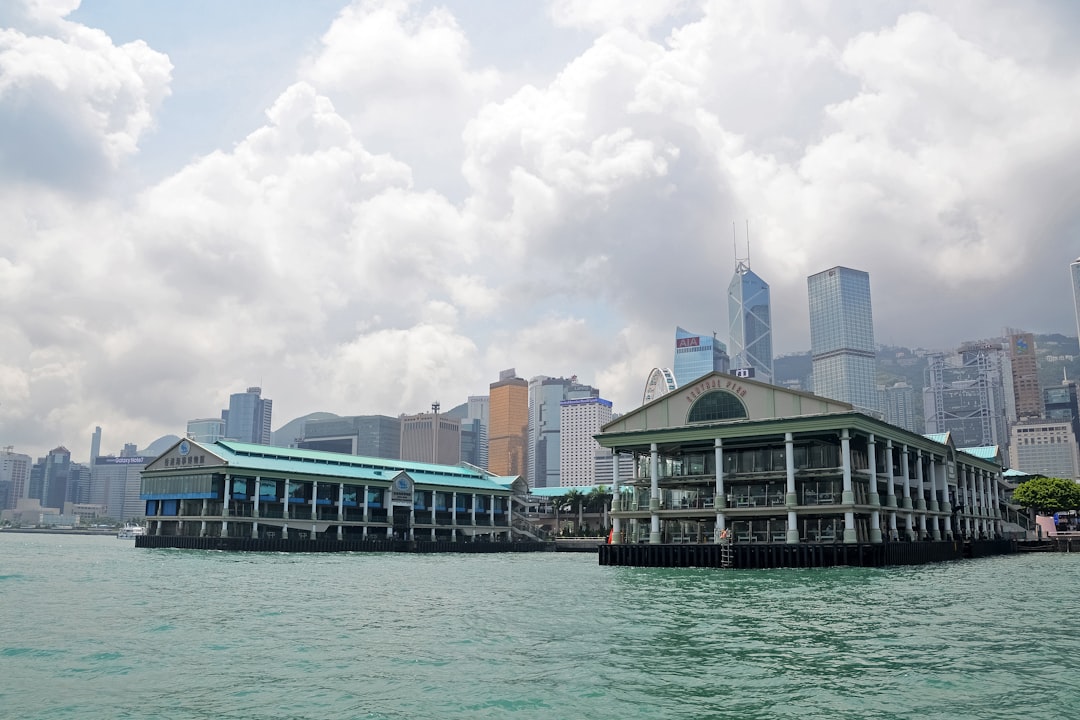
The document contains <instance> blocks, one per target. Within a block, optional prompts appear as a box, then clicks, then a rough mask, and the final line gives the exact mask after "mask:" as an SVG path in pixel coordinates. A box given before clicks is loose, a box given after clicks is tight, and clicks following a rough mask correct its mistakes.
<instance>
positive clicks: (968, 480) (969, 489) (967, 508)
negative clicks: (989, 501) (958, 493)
mask: <svg viewBox="0 0 1080 720" xmlns="http://www.w3.org/2000/svg"><path fill="white" fill-rule="evenodd" d="M960 470H961V472H962V473H963V475H964V515H965V517H964V530H965V532H966V533H967V536H968V538H971V537H974V534H975V521H974V515H975V482H974V481H973V480H972V477H971V467H970V466H969V465H961V466H960Z"/></svg>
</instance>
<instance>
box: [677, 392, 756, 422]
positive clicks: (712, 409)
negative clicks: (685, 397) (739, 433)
mask: <svg viewBox="0 0 1080 720" xmlns="http://www.w3.org/2000/svg"><path fill="white" fill-rule="evenodd" d="M748 417H750V415H749V413H747V411H746V405H745V403H743V401H742V400H740V399H739V396H738V395H736V394H735V393H731V392H728V391H727V390H712V391H709V392H707V393H705V394H704V395H702V396H701V397H699V398H698V399H697V400H695V401H694V404H693V405H691V406H690V411H689V412H688V413H687V415H686V422H687V423H702V422H716V421H717V420H744V419H746V418H748Z"/></svg>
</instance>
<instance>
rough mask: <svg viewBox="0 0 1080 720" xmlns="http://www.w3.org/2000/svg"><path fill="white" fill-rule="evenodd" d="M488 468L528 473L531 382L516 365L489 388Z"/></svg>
mask: <svg viewBox="0 0 1080 720" xmlns="http://www.w3.org/2000/svg"><path fill="white" fill-rule="evenodd" d="M488 407H489V413H490V424H489V425H488V466H487V469H488V472H490V473H492V474H494V475H498V476H501V477H509V476H512V475H521V476H523V477H528V468H527V467H526V464H527V463H526V459H527V457H528V454H527V451H526V445H527V443H528V440H529V383H528V382H527V381H526V380H525V379H524V378H519V377H518V376H517V373H516V372H515V371H514V369H513V368H510V369H509V370H503V371H502V372H500V373H499V380H498V382H493V383H491V385H490V387H489V392H488Z"/></svg>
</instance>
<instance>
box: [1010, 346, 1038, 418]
mask: <svg viewBox="0 0 1080 720" xmlns="http://www.w3.org/2000/svg"><path fill="white" fill-rule="evenodd" d="M1007 340H1008V344H1009V365H1010V367H1011V371H1012V390H1013V406H1014V407H1015V408H1016V415H1015V416H1014V417H1012V418H1010V420H1027V419H1031V418H1040V417H1042V416H1043V397H1042V390H1041V389H1040V388H1039V366H1038V362H1037V361H1036V358H1035V336H1034V335H1033V334H1032V333H1025V332H1018V331H1015V330H1014V331H1012V332H1010V333H1009V335H1008V338H1007Z"/></svg>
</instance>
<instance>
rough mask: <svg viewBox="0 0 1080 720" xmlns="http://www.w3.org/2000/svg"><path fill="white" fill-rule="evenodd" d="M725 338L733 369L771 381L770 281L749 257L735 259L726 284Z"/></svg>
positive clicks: (758, 378) (763, 380)
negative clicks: (750, 369) (726, 313)
mask: <svg viewBox="0 0 1080 720" xmlns="http://www.w3.org/2000/svg"><path fill="white" fill-rule="evenodd" d="M728 339H729V340H730V341H731V347H730V348H729V350H730V355H731V368H732V370H739V369H742V368H753V369H754V379H755V380H758V381H759V382H767V383H771V382H773V338H772V309H771V306H770V300H769V284H768V283H767V282H765V281H764V280H762V279H761V278H760V277H758V276H757V274H756V273H755V272H754V271H753V270H751V269H750V261H749V259H746V260H738V261H737V263H736V265H735V275H734V276H733V277H732V278H731V283H730V284H729V285H728ZM676 378H678V375H676ZM682 384H683V383H682V381H681V380H680V381H679V385H680V386H681V385H682Z"/></svg>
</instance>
